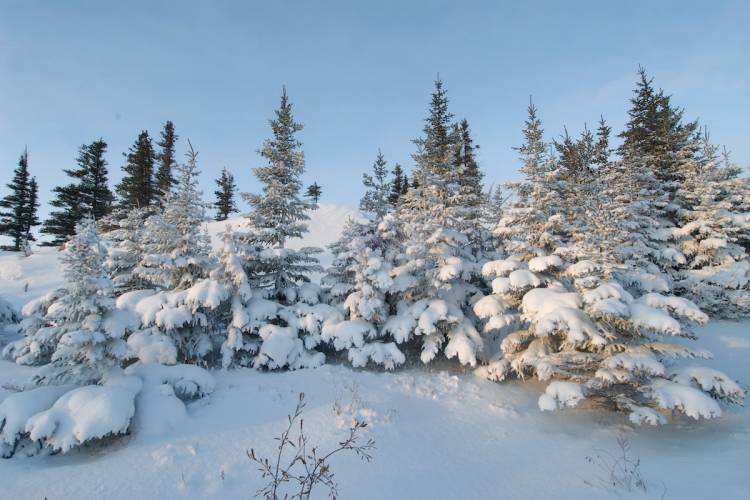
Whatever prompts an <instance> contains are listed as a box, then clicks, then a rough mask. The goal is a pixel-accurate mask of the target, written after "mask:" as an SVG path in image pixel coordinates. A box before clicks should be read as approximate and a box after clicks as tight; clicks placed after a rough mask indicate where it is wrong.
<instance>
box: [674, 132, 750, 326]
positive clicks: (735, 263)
mask: <svg viewBox="0 0 750 500" xmlns="http://www.w3.org/2000/svg"><path fill="white" fill-rule="evenodd" d="M702 143H703V147H702V151H701V153H700V155H699V156H698V157H697V158H696V161H695V162H694V163H693V166H694V171H693V172H692V173H691V174H690V175H688V176H687V177H686V179H685V181H684V183H683V184H682V186H681V189H680V190H678V192H677V195H678V196H680V197H681V198H682V199H683V200H685V203H686V204H687V205H688V206H689V207H690V208H683V209H682V210H681V211H680V214H679V215H680V219H681V227H680V228H679V229H678V230H677V234H678V236H679V237H680V240H679V244H680V250H681V251H682V253H683V254H684V255H685V257H686V259H687V262H686V265H685V266H683V267H682V269H680V271H679V272H678V273H677V278H676V282H675V290H676V292H677V293H679V294H680V295H682V296H684V297H687V298H689V299H691V300H693V301H695V302H696V303H697V304H698V305H699V306H700V307H701V308H702V309H703V310H705V311H707V312H709V313H711V314H712V315H715V316H719V317H736V316H744V315H748V314H750V258H749V257H748V253H747V250H746V249H745V248H744V247H743V246H742V244H741V239H742V238H743V237H746V235H747V233H748V229H750V210H748V209H747V207H742V206H738V205H737V203H736V202H735V199H734V197H735V193H734V190H735V189H736V187H737V183H736V182H735V179H736V177H737V174H738V173H739V172H738V170H737V169H736V168H732V167H731V166H730V167H729V168H727V167H726V166H724V165H723V164H722V163H721V161H720V159H719V155H718V148H717V147H716V146H714V145H713V144H711V143H710V141H709V137H708V133H707V132H706V133H705V134H704V136H703V138H702Z"/></svg>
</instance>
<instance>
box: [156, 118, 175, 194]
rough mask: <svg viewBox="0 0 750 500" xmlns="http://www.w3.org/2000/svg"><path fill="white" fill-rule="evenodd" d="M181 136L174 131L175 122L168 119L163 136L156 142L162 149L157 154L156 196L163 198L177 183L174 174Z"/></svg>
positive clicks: (162, 132)
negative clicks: (177, 147)
mask: <svg viewBox="0 0 750 500" xmlns="http://www.w3.org/2000/svg"><path fill="white" fill-rule="evenodd" d="M178 138H179V136H178V135H177V134H176V133H175V131H174V123H172V122H171V121H169V120H167V121H166V123H164V129H163V130H162V131H161V138H160V139H159V141H158V142H157V143H156V145H157V146H159V148H160V149H161V150H160V151H159V152H158V153H156V155H155V160H156V161H157V162H158V164H159V165H158V167H157V169H156V173H155V175H154V184H155V186H154V187H155V189H156V194H155V196H157V197H159V198H160V199H162V198H163V197H164V196H166V195H167V194H168V193H169V192H170V191H171V190H172V186H174V185H175V184H176V183H177V180H176V179H175V175H174V169H175V166H176V164H177V160H176V159H175V143H176V142H177V139H178Z"/></svg>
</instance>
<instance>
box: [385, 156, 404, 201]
mask: <svg viewBox="0 0 750 500" xmlns="http://www.w3.org/2000/svg"><path fill="white" fill-rule="evenodd" d="M391 173H392V174H393V180H391V194H390V195H389V196H388V201H389V202H390V204H391V205H393V206H394V207H395V206H396V204H397V203H398V199H399V198H401V196H402V195H403V194H404V193H406V191H408V190H409V179H407V178H406V175H404V170H403V169H402V168H401V165H399V164H398V163H396V166H395V167H393V170H392V171H391Z"/></svg>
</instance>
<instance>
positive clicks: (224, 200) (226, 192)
mask: <svg viewBox="0 0 750 500" xmlns="http://www.w3.org/2000/svg"><path fill="white" fill-rule="evenodd" d="M216 185H217V186H218V187H219V189H217V190H216V191H214V194H215V195H216V201H215V202H214V207H215V208H216V220H227V219H228V218H229V214H232V213H234V212H239V210H237V205H236V204H235V201H234V196H235V193H236V192H237V184H235V182H234V176H233V175H232V173H231V172H230V171H229V170H227V169H226V167H225V168H223V169H221V176H219V178H218V179H216Z"/></svg>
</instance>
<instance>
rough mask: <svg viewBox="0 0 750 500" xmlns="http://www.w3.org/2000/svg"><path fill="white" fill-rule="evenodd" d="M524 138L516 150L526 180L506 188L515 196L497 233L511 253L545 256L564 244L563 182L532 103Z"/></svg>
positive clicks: (510, 201) (530, 103) (497, 228)
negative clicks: (562, 228) (562, 232)
mask: <svg viewBox="0 0 750 500" xmlns="http://www.w3.org/2000/svg"><path fill="white" fill-rule="evenodd" d="M523 135H524V143H523V145H521V146H520V147H518V148H517V149H516V150H517V151H518V153H519V155H520V159H521V163H522V165H521V173H522V174H523V179H522V180H521V181H518V182H510V183H507V184H506V186H505V187H506V189H507V190H508V191H509V192H510V194H511V196H510V199H508V202H507V206H506V207H505V209H504V210H503V212H502V217H501V218H500V220H499V221H498V223H497V226H496V227H495V228H494V230H493V233H494V234H495V235H496V236H497V237H499V238H500V239H501V240H502V241H503V245H504V247H505V249H506V250H507V251H509V252H512V253H514V254H519V255H528V256H535V255H544V254H547V253H550V251H551V249H553V248H557V246H560V245H561V244H562V237H561V234H560V233H561V226H562V222H563V221H562V215H561V213H562V204H563V195H562V186H563V181H562V179H561V178H560V171H559V169H557V168H555V164H554V156H553V154H552V150H551V149H550V148H549V147H548V145H547V144H546V143H545V142H544V130H543V128H542V122H541V120H540V119H539V117H538V115H537V109H536V106H535V105H534V103H533V102H531V101H529V106H528V118H527V119H526V122H525V126H524V129H523Z"/></svg>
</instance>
